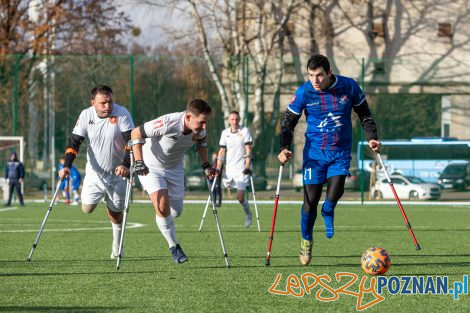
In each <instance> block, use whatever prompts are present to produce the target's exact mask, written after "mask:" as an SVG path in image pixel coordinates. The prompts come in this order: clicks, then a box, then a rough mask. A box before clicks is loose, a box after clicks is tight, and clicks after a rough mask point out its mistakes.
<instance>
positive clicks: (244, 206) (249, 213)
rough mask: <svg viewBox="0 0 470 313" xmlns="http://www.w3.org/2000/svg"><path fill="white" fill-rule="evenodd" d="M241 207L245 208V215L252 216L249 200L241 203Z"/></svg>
mask: <svg viewBox="0 0 470 313" xmlns="http://www.w3.org/2000/svg"><path fill="white" fill-rule="evenodd" d="M241 205H242V207H243V210H244V211H245V214H246V215H251V211H250V205H249V204H248V200H246V199H245V201H243V203H241Z"/></svg>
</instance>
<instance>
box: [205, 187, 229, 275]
mask: <svg viewBox="0 0 470 313" xmlns="http://www.w3.org/2000/svg"><path fill="white" fill-rule="evenodd" d="M206 181H207V189H208V190H209V198H210V200H211V203H212V213H214V218H215V224H216V225H217V231H218V232H219V239H220V245H221V246H222V251H223V253H224V258H225V265H226V266H227V268H230V263H229V260H228V254H227V250H225V243H224V237H223V236H222V229H221V228H220V223H219V217H218V216H217V209H216V208H215V200H214V198H213V197H212V191H213V190H214V186H215V182H214V183H213V184H212V188H211V186H210V183H209V180H208V179H206Z"/></svg>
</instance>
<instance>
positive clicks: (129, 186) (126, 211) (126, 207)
mask: <svg viewBox="0 0 470 313" xmlns="http://www.w3.org/2000/svg"><path fill="white" fill-rule="evenodd" d="M129 158H130V168H129V179H128V180H127V186H126V199H125V202H124V214H123V217H122V231H121V239H120V240H119V255H118V257H117V260H116V270H119V268H120V265H121V259H122V251H123V250H122V248H123V244H124V236H125V234H126V224H127V215H128V214H129V203H130V198H131V193H132V184H133V183H134V153H133V152H132V146H130V151H129Z"/></svg>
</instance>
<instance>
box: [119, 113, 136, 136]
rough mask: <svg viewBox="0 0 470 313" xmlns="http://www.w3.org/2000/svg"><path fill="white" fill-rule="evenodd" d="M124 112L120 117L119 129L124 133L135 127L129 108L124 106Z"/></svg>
mask: <svg viewBox="0 0 470 313" xmlns="http://www.w3.org/2000/svg"><path fill="white" fill-rule="evenodd" d="M122 111H123V114H122V115H121V116H120V117H119V119H120V123H119V129H120V130H121V132H122V133H124V132H126V131H129V130H132V129H134V122H133V121H132V117H131V114H130V113H129V111H127V109H125V108H123V110H122Z"/></svg>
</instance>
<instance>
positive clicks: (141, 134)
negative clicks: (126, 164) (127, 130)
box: [129, 125, 149, 175]
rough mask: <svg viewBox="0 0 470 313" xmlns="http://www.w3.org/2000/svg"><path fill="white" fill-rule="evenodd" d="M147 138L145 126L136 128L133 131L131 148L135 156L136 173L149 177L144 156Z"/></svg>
mask: <svg viewBox="0 0 470 313" xmlns="http://www.w3.org/2000/svg"><path fill="white" fill-rule="evenodd" d="M147 137H148V136H147V133H146V132H145V128H144V125H141V126H139V127H136V128H134V129H133V130H132V131H131V140H130V141H129V145H130V147H129V148H130V149H132V153H133V154H134V171H135V173H136V174H137V175H147V174H148V172H149V169H148V167H147V166H146V165H145V163H144V157H143V154H142V145H143V144H144V143H145V138H147Z"/></svg>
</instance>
